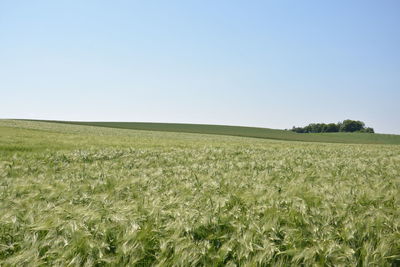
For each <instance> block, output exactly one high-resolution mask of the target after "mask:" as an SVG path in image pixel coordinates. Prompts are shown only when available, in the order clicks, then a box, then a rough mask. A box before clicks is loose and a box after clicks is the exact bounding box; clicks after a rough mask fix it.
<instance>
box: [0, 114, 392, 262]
mask: <svg viewBox="0 0 400 267" xmlns="http://www.w3.org/2000/svg"><path fill="white" fill-rule="evenodd" d="M290 134H294V133H290ZM365 136H367V137H368V136H372V135H368V134H364V135H362V134H359V135H357V134H353V135H351V137H349V138H350V139H351V138H352V139H353V140H355V139H357V138H358V137H359V138H361V139H363V138H364V139H365V138H367V137H365ZM376 136H379V135H376ZM307 138H309V137H307ZM324 138H325V137H324ZM341 138H342V137H341ZM378 138H380V137H378ZM385 138H386V139H385ZM387 138H388V139H390V140H395V141H392V142H388V143H396V140H398V136H397V137H396V136H392V137H390V136H389V137H384V138H383V139H384V140H387ZM274 139H280V138H274ZM345 139H346V138H345ZM364 139H363V140H364ZM383 139H382V138H381V139H379V140H383ZM342 140H343V139H342ZM346 140H347V144H340V143H324V142H321V140H319V141H320V142H301V141H296V142H294V141H282V140H272V139H262V138H247V137H237V136H224V135H208V134H195V133H183V132H172V131H171V132H169V131H145V130H143V129H141V130H133V129H115V128H110V127H108V128H106V127H95V126H85V125H75V124H66V123H50V122H39V121H21V120H18V121H17V120H0V266H40V265H50V266H67V265H68V266H94V265H96V266H116V265H119V266H123V265H130V266H135V265H136V266H148V265H154V266H288V265H305V266H310V265H316V266H399V265H400V208H399V207H400V146H398V145H394V144H349V143H350V141H348V140H349V139H346ZM357 140H359V139H357ZM357 140H356V141H354V143H363V142H365V140H364V141H363V140H361V141H358V142H357ZM368 140H369V139H368ZM368 142H370V141H368ZM368 142H367V143H368ZM371 143H372V141H371ZM377 143H379V142H377Z"/></svg>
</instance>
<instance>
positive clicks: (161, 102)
mask: <svg viewBox="0 0 400 267" xmlns="http://www.w3.org/2000/svg"><path fill="white" fill-rule="evenodd" d="M0 93H1V102H0V103H1V105H0V118H36V119H60V120H98V121H153V122H188V123H211V124H230V125H249V126H261V127H269V128H291V127H292V126H293V125H296V126H302V125H305V124H308V123H310V122H337V121H339V120H343V119H347V118H350V119H358V120H363V121H365V122H366V124H367V125H369V126H372V127H374V128H375V130H376V131H377V132H384V133H398V134H400V1H398V0H393V1H389V0H382V1H376V0H373V1H372V0H371V1H368V0H360V1H351V0H343V1H319V0H318V1H295V0H293V1H285V0H283V1H281V0H279V1H278V0H276V1H174V0H171V1H97V0H96V1H94V0H93V1H87V0H85V1H18V0H10V1H0Z"/></svg>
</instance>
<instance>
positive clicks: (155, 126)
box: [44, 121, 400, 144]
mask: <svg viewBox="0 0 400 267" xmlns="http://www.w3.org/2000/svg"><path fill="white" fill-rule="evenodd" d="M44 122H57V123H67V124H75V125H87V126H101V127H110V128H120V129H132V130H147V131H166V132H184V133H201V134H218V135H231V136H242V137H253V138H263V139H276V140H286V141H304V142H326V143H348V144H400V135H391V134H365V133H308V134H298V133H294V132H292V131H285V130H276V129H268V128H257V127H241V126H225V125H207V124H181V123H148V122H81V121H44Z"/></svg>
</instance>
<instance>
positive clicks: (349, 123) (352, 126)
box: [291, 120, 374, 133]
mask: <svg viewBox="0 0 400 267" xmlns="http://www.w3.org/2000/svg"><path fill="white" fill-rule="evenodd" d="M291 131H293V132H296V133H335V132H363V133H374V129H372V128H370V127H368V128H365V123H364V122H362V121H355V120H344V121H343V122H338V123H328V124H326V123H310V124H309V125H307V126H305V127H295V126H293V128H292V129H291Z"/></svg>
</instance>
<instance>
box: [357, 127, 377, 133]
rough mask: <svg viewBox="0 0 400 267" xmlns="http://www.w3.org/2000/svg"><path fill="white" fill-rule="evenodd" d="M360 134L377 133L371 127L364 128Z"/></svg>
mask: <svg viewBox="0 0 400 267" xmlns="http://www.w3.org/2000/svg"><path fill="white" fill-rule="evenodd" d="M360 132H361V133H375V131H374V129H373V128H371V127H367V128H364V129H362V130H361V131H360Z"/></svg>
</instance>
